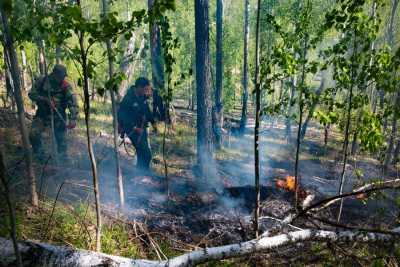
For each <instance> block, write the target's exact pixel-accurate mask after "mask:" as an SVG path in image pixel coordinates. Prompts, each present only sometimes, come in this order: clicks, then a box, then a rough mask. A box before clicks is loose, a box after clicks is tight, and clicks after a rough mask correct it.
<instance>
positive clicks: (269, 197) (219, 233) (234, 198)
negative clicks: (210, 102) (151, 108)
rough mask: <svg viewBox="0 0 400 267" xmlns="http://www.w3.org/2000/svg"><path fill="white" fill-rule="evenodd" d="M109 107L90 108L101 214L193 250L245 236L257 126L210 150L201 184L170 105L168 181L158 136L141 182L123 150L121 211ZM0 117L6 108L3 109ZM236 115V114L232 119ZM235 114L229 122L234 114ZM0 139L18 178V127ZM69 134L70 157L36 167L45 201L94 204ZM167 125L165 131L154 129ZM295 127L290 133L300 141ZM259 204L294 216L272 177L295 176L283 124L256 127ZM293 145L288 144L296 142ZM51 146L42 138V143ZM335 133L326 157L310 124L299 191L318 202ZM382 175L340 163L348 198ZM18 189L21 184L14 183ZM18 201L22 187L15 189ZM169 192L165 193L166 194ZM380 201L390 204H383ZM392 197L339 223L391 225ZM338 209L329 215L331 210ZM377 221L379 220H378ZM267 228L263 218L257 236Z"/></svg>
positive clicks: (334, 157) (335, 176) (358, 160)
mask: <svg viewBox="0 0 400 267" xmlns="http://www.w3.org/2000/svg"><path fill="white" fill-rule="evenodd" d="M108 108H109V107H108V105H104V104H103V103H97V105H94V107H93V113H94V115H93V120H92V126H93V127H92V128H93V129H92V135H93V140H94V144H93V146H94V150H95V154H96V158H97V163H98V169H99V174H100V198H101V201H102V204H103V212H104V213H105V214H108V215H110V216H111V217H113V218H119V219H123V220H127V221H131V222H132V221H133V222H141V223H143V224H145V225H147V226H148V227H149V229H150V230H149V231H155V232H159V233H163V234H164V235H167V236H169V237H170V238H174V239H176V240H177V242H183V243H184V244H191V245H193V246H195V247H199V246H203V245H204V246H209V245H219V244H227V243H231V242H238V241H243V240H245V239H249V238H250V237H251V236H250V233H251V230H250V229H251V211H252V208H253V203H254V187H253V183H254V182H253V180H254V166H253V164H254V163H253V162H254V161H253V143H252V140H253V133H252V128H253V123H254V122H253V121H252V119H251V118H250V119H249V124H248V131H247V132H246V134H245V135H244V136H242V137H238V136H235V135H234V134H232V131H230V129H227V131H226V133H225V135H224V141H223V149H222V150H221V151H218V152H217V153H216V158H215V161H213V162H210V164H209V168H210V170H212V171H213V173H215V176H214V177H207V178H200V177H199V176H198V175H197V173H198V172H197V169H196V154H195V153H196V143H195V128H194V127H195V113H193V111H191V110H188V109H184V108H176V115H177V116H176V117H177V121H176V124H175V126H174V128H173V129H170V130H168V131H167V135H166V149H165V151H166V153H165V155H164V156H165V158H166V161H167V165H168V182H167V180H166V178H165V173H164V169H165V168H164V167H165V166H164V162H163V154H162V150H163V149H162V141H163V131H161V133H158V134H151V135H150V142H151V146H152V150H153V162H152V169H153V174H152V175H142V174H140V173H138V172H137V171H136V169H135V167H134V165H135V157H134V149H132V148H131V146H130V145H129V144H128V142H127V143H126V144H125V145H124V144H122V143H121V145H120V147H119V150H120V154H121V166H122V172H123V177H124V188H125V198H126V204H125V206H124V208H123V209H120V208H119V204H118V203H119V198H118V189H117V181H116V178H115V167H114V159H113V146H112V138H111V132H112V131H111V127H112V124H111V123H112V118H111V117H110V116H109V115H107V114H108V113H109V111H108ZM2 112H3V114H5V113H6V112H8V111H4V110H2ZM231 117H232V116H231ZM233 117H234V116H233ZM1 118H2V120H1V121H0V129H1V131H0V134H1V135H2V140H4V144H5V147H6V149H7V154H8V155H11V157H8V159H9V160H8V162H7V166H11V171H10V172H11V173H14V174H17V176H18V173H19V172H20V169H21V168H19V166H20V165H21V164H22V162H21V153H22V150H21V147H20V145H19V144H20V141H19V138H18V134H17V130H16V128H14V127H15V123H14V122H13V120H12V119H7V116H1ZM79 125H80V127H78V128H77V129H76V130H72V131H69V132H68V142H69V153H70V155H71V159H70V161H69V162H66V163H64V164H63V165H61V166H54V165H52V164H44V165H43V164H38V163H37V164H36V173H37V179H38V181H37V184H38V190H39V194H40V196H41V199H42V200H46V199H50V200H51V201H52V199H54V198H55V197H56V196H57V195H58V201H59V202H62V203H67V204H69V205H75V206H76V205H77V204H79V205H82V204H85V205H86V203H91V201H92V198H93V196H92V191H91V190H90V187H91V185H92V180H91V172H90V163H89V161H88V157H87V152H86V151H87V147H86V140H85V137H84V128H83V123H82V122H81V123H79ZM159 128H160V129H161V130H162V129H163V128H164V126H163V124H161V125H160V127H159ZM296 131H297V129H296V127H292V135H293V137H295V135H296ZM261 133H262V137H261V143H260V146H261V175H262V176H261V184H262V190H261V198H262V201H263V208H262V216H272V217H275V218H283V217H284V216H285V215H287V213H288V212H289V210H290V209H292V204H291V203H292V202H293V194H292V193H291V192H286V191H284V190H282V189H280V188H277V187H276V186H275V180H276V179H285V177H286V176H288V175H293V174H294V159H295V145H294V141H293V143H288V142H287V141H286V139H285V126H284V123H282V120H280V119H276V120H275V119H273V120H271V119H269V120H265V121H264V122H263V123H262V129H261ZM293 139H294V138H293ZM46 140H49V138H48V136H47V139H46ZM340 147H341V135H340V134H339V133H338V132H337V131H335V130H334V129H333V130H332V131H331V135H330V141H329V144H328V148H327V150H326V151H327V152H326V153H325V150H324V147H323V128H322V127H319V126H318V124H312V125H310V127H309V129H308V131H307V134H306V136H305V139H304V142H303V143H302V150H301V156H300V176H301V188H303V189H304V190H307V191H309V192H312V193H313V194H315V195H316V196H317V198H324V197H328V196H332V195H335V194H337V190H338V185H339V176H340V171H341V168H342V166H343V165H342V164H341V163H340V162H341V160H342V159H341V158H340V157H339V155H340V154H341V151H340ZM398 171H399V169H398V168H397V169H391V170H390V171H389V172H388V173H387V174H386V177H387V178H391V179H393V178H398V177H399V174H398ZM383 177H384V175H383V173H382V171H381V167H380V163H379V161H377V160H376V159H373V158H371V157H369V156H368V155H367V154H362V153H360V154H358V156H356V157H351V160H350V161H349V164H348V165H347V166H346V181H345V187H344V191H345V192H347V191H350V190H352V189H353V188H356V187H359V186H360V185H362V184H364V183H367V182H368V181H373V180H375V179H382V178H383ZM15 182H17V181H15ZM17 188H18V190H19V191H20V192H19V193H20V195H21V196H23V195H26V192H24V189H25V188H27V187H20V186H19V187H17ZM167 188H168V189H169V195H168V193H167ZM382 198H385V199H386V201H381V200H382ZM398 200H399V198H398V195H397V193H396V192H389V193H388V194H385V195H379V196H378V195H377V196H375V197H374V198H370V199H368V201H366V200H360V199H348V200H346V201H345V206H344V216H343V222H350V223H351V224H352V225H360V226H363V225H370V226H371V225H374V226H381V224H382V223H384V224H385V225H392V224H394V223H395V222H396V218H397V215H398V214H399V206H398V205H396V203H397V202H398ZM331 212H335V209H333V210H331ZM382 218H385V219H384V220H382ZM271 224H273V221H271V220H268V219H266V220H265V221H263V223H262V229H264V230H265V229H266V228H268V227H269V226H271Z"/></svg>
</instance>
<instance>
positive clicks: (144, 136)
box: [129, 128, 152, 171]
mask: <svg viewBox="0 0 400 267" xmlns="http://www.w3.org/2000/svg"><path fill="white" fill-rule="evenodd" d="M129 139H130V140H131V142H132V144H133V146H134V147H135V149H136V158H137V162H136V167H137V168H138V169H139V170H143V171H148V170H150V162H151V158H152V155H151V148H150V144H149V140H148V133H147V128H145V129H143V132H142V133H141V134H138V133H133V134H130V135H129Z"/></svg>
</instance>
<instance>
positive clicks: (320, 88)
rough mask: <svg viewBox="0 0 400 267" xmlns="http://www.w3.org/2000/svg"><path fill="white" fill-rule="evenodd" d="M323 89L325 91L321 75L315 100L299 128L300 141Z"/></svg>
mask: <svg viewBox="0 0 400 267" xmlns="http://www.w3.org/2000/svg"><path fill="white" fill-rule="evenodd" d="M324 89H325V76H324V75H323V77H322V80H321V84H320V85H319V88H318V90H317V92H315V94H316V100H315V101H314V102H313V104H312V106H311V107H310V111H309V112H308V115H307V118H306V120H305V121H304V124H303V127H302V128H301V134H300V136H301V139H304V136H305V135H306V132H307V127H308V124H309V123H310V121H311V119H312V117H313V116H314V111H315V108H316V107H317V105H318V101H319V98H320V96H321V94H322V92H323V91H324Z"/></svg>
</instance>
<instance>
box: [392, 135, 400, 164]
mask: <svg viewBox="0 0 400 267" xmlns="http://www.w3.org/2000/svg"><path fill="white" fill-rule="evenodd" d="M399 160H400V138H399V139H398V140H397V145H396V149H395V150H394V152H393V160H392V163H393V164H396V163H397V162H399Z"/></svg>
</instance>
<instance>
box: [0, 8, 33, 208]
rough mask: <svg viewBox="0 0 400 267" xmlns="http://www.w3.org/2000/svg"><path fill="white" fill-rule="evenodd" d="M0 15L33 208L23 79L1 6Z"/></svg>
mask: <svg viewBox="0 0 400 267" xmlns="http://www.w3.org/2000/svg"><path fill="white" fill-rule="evenodd" d="M0 14H1V20H2V25H3V38H4V47H5V53H6V58H7V59H8V62H7V63H8V64H7V66H8V68H9V70H10V72H11V76H12V80H11V82H12V87H13V89H14V98H15V102H16V104H17V112H18V120H19V127H20V132H21V138H22V145H23V148H24V154H25V162H26V168H27V176H28V178H29V182H30V201H31V204H32V205H33V206H37V205H38V196H37V192H36V178H35V172H34V169H33V160H32V149H31V145H30V142H29V137H28V129H27V127H26V123H25V108H24V102H23V98H22V93H21V77H20V70H19V66H18V57H17V52H16V50H15V47H14V41H13V37H12V34H11V31H10V27H9V24H8V18H7V14H6V12H5V11H4V9H3V7H2V6H1V5H0Z"/></svg>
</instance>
